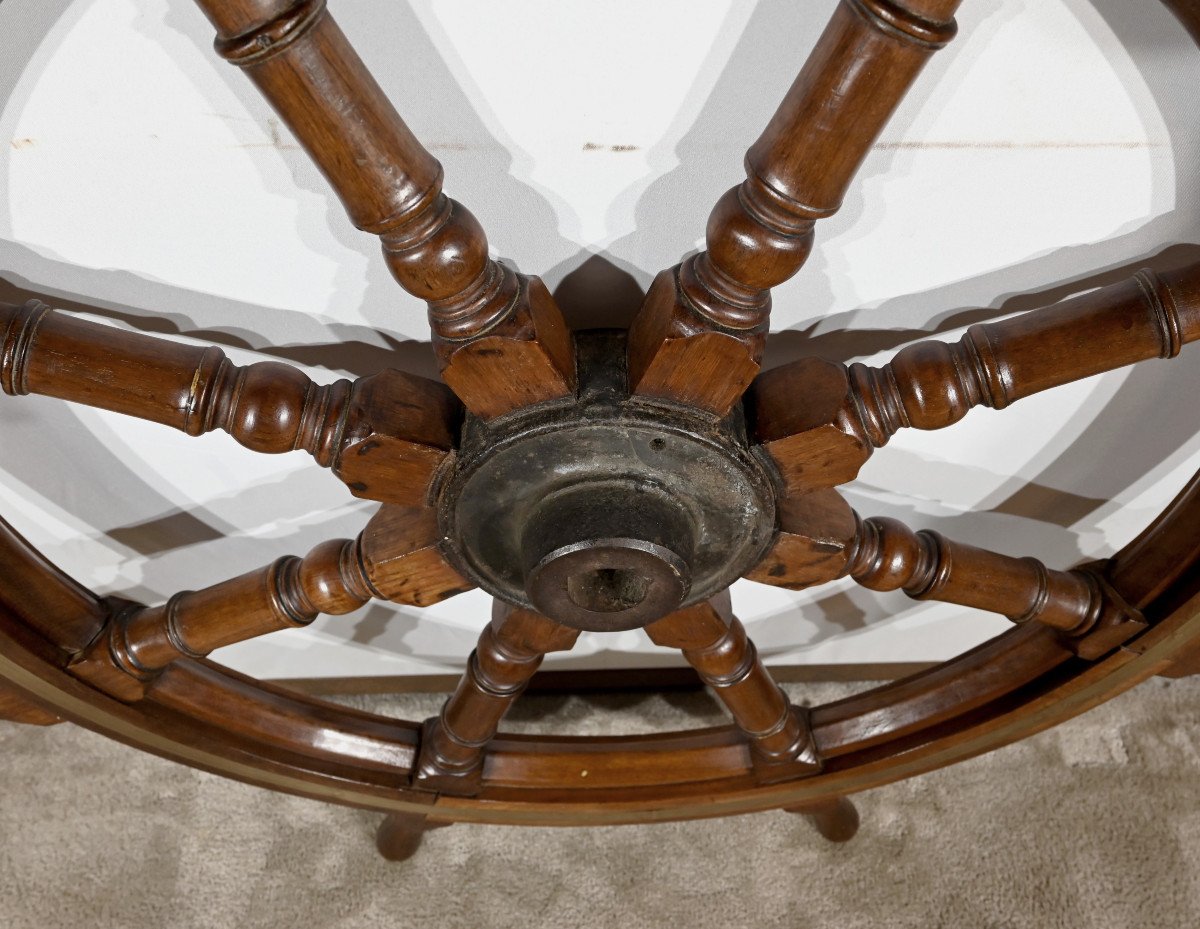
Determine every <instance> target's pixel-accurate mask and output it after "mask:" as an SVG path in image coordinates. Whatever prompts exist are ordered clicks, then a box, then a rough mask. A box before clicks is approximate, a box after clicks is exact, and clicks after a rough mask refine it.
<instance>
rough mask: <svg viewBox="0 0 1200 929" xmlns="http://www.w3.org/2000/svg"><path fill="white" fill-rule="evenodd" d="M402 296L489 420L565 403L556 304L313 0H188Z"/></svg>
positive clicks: (562, 332) (564, 334) (565, 368)
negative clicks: (463, 196) (457, 193)
mask: <svg viewBox="0 0 1200 929" xmlns="http://www.w3.org/2000/svg"><path fill="white" fill-rule="evenodd" d="M197 3H198V5H199V6H200V8H201V9H202V10H203V11H204V13H205V14H206V15H207V16H208V18H209V20H210V21H211V22H212V24H213V25H214V26H215V27H216V30H217V43H216V47H217V51H218V52H219V53H220V54H221V55H222V56H223V57H224V58H226V59H227V60H229V61H231V62H232V63H234V64H236V65H238V66H239V67H241V68H242V69H243V70H244V71H245V72H246V73H247V75H248V76H249V77H250V79H251V80H252V81H253V82H254V83H255V85H256V86H257V87H258V89H259V90H260V91H261V92H262V93H263V95H264V96H265V97H266V99H267V100H268V101H269V102H270V104H271V105H272V106H273V107H274V108H275V110H276V112H277V113H279V115H280V117H281V118H282V119H283V121H284V122H285V123H286V124H287V126H288V127H289V128H290V129H291V131H292V133H293V134H294V135H295V136H296V138H297V139H298V140H299V142H300V144H301V145H302V146H303V147H304V149H305V150H306V151H307V152H308V154H309V155H310V156H311V157H312V158H313V160H314V161H315V162H316V164H317V166H318V167H319V168H320V170H321V171H322V172H323V173H324V175H325V177H326V178H327V179H328V180H329V182H330V184H332V185H333V188H334V190H335V191H336V192H337V194H338V196H339V197H340V198H341V200H342V203H343V204H344V206H345V207H346V211H347V213H348V214H349V216H350V219H351V220H352V221H353V222H354V224H355V225H356V226H358V227H359V228H360V229H364V230H366V231H368V232H372V233H374V234H375V235H378V236H380V237H381V238H382V240H383V249H384V254H385V257H386V259H387V263H388V267H389V268H390V269H391V271H392V274H393V276H394V277H395V278H396V280H397V281H398V282H399V283H400V285H401V286H402V287H403V288H404V289H405V290H407V291H408V292H409V293H411V294H413V295H414V296H416V297H418V298H420V299H422V300H424V301H426V302H427V304H428V306H429V319H430V325H431V326H432V328H433V335H434V344H435V347H436V349H437V352H438V356H439V358H440V359H441V362H442V364H443V366H444V377H445V379H446V382H447V383H448V384H449V385H450V386H451V387H452V388H453V389H454V391H455V393H457V394H458V396H459V397H460V398H461V399H462V401H463V402H464V403H465V404H466V406H467V407H468V408H469V409H471V410H472V411H473V412H475V413H477V414H478V415H480V416H484V417H490V416H496V415H499V414H500V413H505V412H508V411H509V410H512V409H515V408H517V407H520V406H524V405H527V404H530V403H536V402H538V401H541V400H550V399H554V398H557V397H563V396H567V395H568V394H570V393H571V390H572V388H573V382H574V370H575V368H574V360H573V349H572V345H571V340H570V334H569V332H568V331H567V328H566V326H565V324H564V322H563V319H562V315H561V314H560V313H559V310H558V308H557V306H556V305H555V303H554V300H553V298H552V297H551V296H550V293H549V291H547V290H546V287H545V285H544V284H543V283H542V282H541V280H539V279H538V278H536V277H524V276H521V275H518V274H516V273H515V272H514V271H513V270H512V269H510V268H508V267H506V266H504V265H502V264H500V263H499V262H497V261H495V260H493V259H492V258H490V257H489V256H488V242H487V238H486V237H485V235H484V233H483V229H482V228H481V227H480V225H479V223H478V221H477V220H476V219H475V217H474V216H472V215H471V213H470V212H469V211H468V210H467V209H465V208H464V207H463V206H462V205H461V204H459V203H457V202H456V201H454V200H451V199H450V198H448V197H447V196H446V195H445V194H444V193H443V192H442V166H441V165H440V164H439V163H438V161H437V159H435V158H434V157H433V156H432V155H430V154H429V152H428V151H426V150H425V149H424V148H423V147H422V146H421V144H420V143H419V142H418V141H417V139H416V138H415V137H414V136H413V134H412V133H411V132H410V131H409V129H408V127H407V126H406V125H405V124H404V122H403V120H401V118H400V116H399V115H398V114H397V113H396V110H395V108H394V107H393V106H392V104H391V103H390V102H389V101H388V99H387V98H386V97H385V96H384V94H383V91H382V90H381V89H380V88H379V85H378V84H377V83H376V82H375V80H374V78H373V77H372V76H371V74H370V72H369V71H368V70H367V68H366V66H365V65H364V64H363V62H362V60H361V59H360V58H359V57H358V55H357V54H356V53H355V51H354V49H353V48H352V47H351V45H350V43H349V41H348V40H347V39H346V36H345V35H344V34H343V33H342V31H341V29H340V28H339V27H338V25H337V24H336V23H335V22H334V20H333V17H332V16H330V15H329V14H328V13H327V12H326V9H325V2H324V0H197Z"/></svg>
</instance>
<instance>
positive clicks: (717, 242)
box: [680, 0, 958, 328]
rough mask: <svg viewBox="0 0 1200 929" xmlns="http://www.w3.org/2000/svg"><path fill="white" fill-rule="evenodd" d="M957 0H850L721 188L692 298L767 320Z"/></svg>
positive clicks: (947, 35)
mask: <svg viewBox="0 0 1200 929" xmlns="http://www.w3.org/2000/svg"><path fill="white" fill-rule="evenodd" d="M957 7H958V3H956V2H919V0H917V2H913V0H909V2H907V3H904V4H900V3H893V2H890V0H843V2H842V3H841V4H840V5H839V6H838V8H837V10H836V11H835V12H834V14H833V18H832V19H831V20H830V21H829V25H828V26H827V27H826V28H825V32H824V33H823V34H822V36H821V38H820V39H819V40H818V42H817V46H816V49H815V50H814V51H813V54H812V55H811V57H810V58H809V59H808V61H807V62H806V63H805V65H804V68H803V69H802V70H801V71H800V74H799V76H797V78H796V80H795V82H794V83H793V84H792V86H791V89H790V90H789V91H788V93H787V95H786V96H785V97H784V100H783V102H782V103H781V104H780V106H779V108H778V109H777V110H776V111H775V115H774V116H773V117H772V118H771V121H770V122H769V123H768V124H767V128H766V130H765V131H764V132H763V134H762V135H761V136H760V137H759V139H758V141H756V142H755V143H754V144H753V145H752V146H751V147H750V150H749V151H748V152H747V154H746V174H747V177H746V180H745V181H743V182H742V183H741V184H740V185H739V186H738V187H734V188H732V189H731V190H729V191H728V192H727V193H726V194H725V196H724V197H722V198H721V200H720V202H719V203H718V204H717V206H716V208H715V209H714V210H713V213H712V216H711V217H710V218H709V222H708V233H707V245H708V250H707V252H705V253H702V254H701V255H699V256H697V257H696V258H695V259H693V260H692V261H690V262H685V264H684V267H683V270H682V271H681V274H680V283H681V285H682V288H683V291H684V293H685V294H686V295H687V297H688V299H689V300H690V301H691V302H692V303H693V305H695V306H696V307H697V308H698V309H700V311H701V312H702V313H704V314H705V315H706V316H708V317H709V318H710V319H711V320H712V321H713V322H715V323H717V324H718V325H722V326H727V327H731V328H747V327H749V326H754V325H758V324H760V323H762V322H764V321H765V319H766V316H767V314H768V313H769V311H770V289H771V288H772V287H775V286H777V285H779V284H782V283H783V282H784V281H786V280H788V279H789V278H790V277H792V276H793V275H794V274H795V273H796V272H797V271H798V270H799V269H800V267H801V265H803V263H804V261H805V260H806V259H807V258H808V253H809V251H810V250H811V248H812V230H813V223H814V222H815V221H816V220H817V219H820V218H822V217H826V216H831V215H832V214H833V213H835V212H836V211H837V210H838V208H839V207H840V206H841V203H842V198H843V197H844V196H845V194H846V190H847V189H848V188H849V186H850V181H851V179H852V178H853V177H854V175H855V174H856V173H857V172H858V169H859V167H860V166H861V165H862V162H863V160H864V159H865V158H866V156H867V153H868V152H869V151H870V150H871V146H872V145H873V144H874V142H875V140H876V139H877V138H878V136H879V133H880V132H882V131H883V127H884V126H885V125H886V124H887V121H888V120H889V119H890V118H891V116H892V114H893V113H894V112H895V110H896V107H897V106H899V104H900V101H901V100H903V99H904V96H905V94H906V93H907V92H908V90H909V88H911V87H912V85H913V83H914V82H915V81H916V79H917V75H918V74H920V72H921V69H922V68H923V67H924V66H925V63H926V62H927V61H928V60H929V58H930V56H931V55H932V54H933V52H934V51H936V50H937V49H939V48H941V47H942V46H944V45H945V44H946V43H948V42H949V41H950V40H951V39H952V38H953V37H954V34H955V31H956V28H955V24H954V20H953V18H952V17H953V13H954V10H955V9H956V8H957Z"/></svg>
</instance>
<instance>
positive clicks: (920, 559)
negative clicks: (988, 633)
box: [847, 518, 1146, 659]
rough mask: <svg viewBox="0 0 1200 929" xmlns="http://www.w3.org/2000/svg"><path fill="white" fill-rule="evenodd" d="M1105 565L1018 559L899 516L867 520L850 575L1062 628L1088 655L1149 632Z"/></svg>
mask: <svg viewBox="0 0 1200 929" xmlns="http://www.w3.org/2000/svg"><path fill="white" fill-rule="evenodd" d="M1104 569H1105V565H1104V564H1102V563H1099V564H1096V565H1092V566H1087V567H1083V568H1076V569H1074V570H1072V571H1055V570H1053V569H1051V568H1047V567H1046V566H1045V565H1044V564H1042V563H1041V562H1040V561H1038V560H1037V559H1036V558H1013V557H1011V556H1009V555H1001V554H999V553H997V552H991V551H988V550H986V549H982V548H976V547H975V546H973V545H964V544H963V543H961V542H952V541H950V540H949V539H947V538H946V537H945V536H943V535H942V534H941V533H938V532H932V531H930V530H927V529H923V530H921V531H920V532H914V531H913V530H912V529H910V528H909V527H908V526H905V525H904V524H903V523H901V522H899V521H898V520H894V519H886V518H885V519H880V518H873V519H868V520H864V521H862V522H861V523H860V529H859V533H858V538H857V544H856V546H855V550H854V554H853V556H852V558H851V560H850V562H849V564H848V566H847V573H849V575H850V576H851V577H853V578H854V579H855V580H856V581H858V582H859V583H860V584H862V585H863V586H864V587H869V588H870V589H872V590H903V591H904V592H905V593H906V594H908V595H909V596H910V597H914V598H916V599H918V600H941V601H943V602H946V603H958V604H961V605H962V606H970V607H975V608H976V609H980V610H987V611H988V612H991V613H999V614H1001V615H1002V616H1006V617H1008V618H1009V619H1010V620H1012V621H1013V622H1014V623H1018V624H1019V623H1027V622H1037V623H1041V624H1043V625H1046V626H1049V627H1051V628H1053V629H1057V630H1059V631H1060V632H1062V633H1063V634H1064V635H1065V636H1066V637H1067V639H1068V641H1069V642H1070V646H1071V648H1072V649H1073V650H1074V651H1075V652H1076V653H1077V654H1078V655H1079V656H1080V657H1083V658H1089V659H1095V658H1098V657H1100V656H1101V655H1103V654H1105V653H1106V652H1109V651H1111V650H1112V649H1114V648H1116V647H1117V646H1118V645H1120V644H1121V643H1122V642H1124V641H1126V640H1127V639H1129V638H1131V637H1132V636H1135V635H1137V634H1138V633H1140V632H1144V631H1145V629H1146V620H1145V618H1144V617H1143V616H1142V615H1141V613H1140V612H1139V611H1138V610H1137V609H1136V608H1134V607H1132V606H1130V605H1129V603H1128V602H1127V601H1126V600H1125V598H1124V597H1122V596H1121V595H1120V594H1119V593H1117V592H1116V590H1114V589H1113V588H1112V585H1111V584H1110V583H1109V582H1108V580H1107V578H1106V576H1105V571H1104Z"/></svg>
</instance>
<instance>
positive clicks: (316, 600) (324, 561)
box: [70, 539, 372, 701]
mask: <svg viewBox="0 0 1200 929" xmlns="http://www.w3.org/2000/svg"><path fill="white" fill-rule="evenodd" d="M371 596H372V590H371V587H370V584H369V582H368V581H367V578H366V575H365V573H364V572H363V569H362V566H361V564H360V562H359V557H358V546H357V545H356V543H355V542H353V541H350V540H346V539H336V540H333V541H330V542H325V543H324V544H322V545H319V546H317V547H316V548H314V549H313V550H312V551H311V552H309V553H308V554H307V555H306V556H305V557H304V558H296V557H294V556H292V557H287V558H281V559H279V560H278V561H276V562H275V563H274V564H272V565H270V566H269V567H266V568H263V569H261V570H258V571H252V572H250V573H249V574H243V575H242V576H241V577H236V578H233V579H232V580H228V581H224V582H222V583H220V584H216V585H214V586H212V587H208V588H206V589H204V590H199V591H193V592H188V593H180V594H176V595H175V596H174V597H172V598H171V599H170V600H168V601H167V602H166V603H165V604H162V605H161V606H152V607H145V606H138V605H137V604H131V603H126V602H122V601H116V602H113V604H112V606H113V613H112V616H111V618H110V620H109V622H108V624H107V626H106V627H105V629H104V630H103V631H102V632H101V634H100V635H99V636H98V637H97V639H96V640H95V641H94V642H93V643H92V645H91V647H90V648H88V649H87V650H86V651H85V652H84V653H83V654H81V655H80V656H78V657H77V658H76V659H75V660H74V661H73V662H72V663H71V665H70V670H71V671H72V673H74V674H75V675H76V676H77V677H80V678H83V679H84V680H86V681H88V682H89V683H91V684H93V685H94V686H96V687H99V688H100V689H101V690H104V691H106V692H108V693H109V694H111V695H113V696H115V697H117V698H119V699H122V700H127V701H132V700H139V699H141V698H142V697H143V696H145V693H146V689H147V687H148V685H149V684H150V683H151V682H153V680H154V678H155V677H156V676H157V675H158V673H159V672H160V671H162V669H163V668H165V667H167V666H168V665H169V664H171V663H172V662H174V661H176V660H178V659H180V658H185V657H186V658H202V657H204V656H205V655H207V654H208V653H209V652H211V651H214V650H215V649H218V648H221V647H223V646H226V645H233V644H234V643H235V642H243V641H245V640H246V639H252V638H255V637H256V636H260V635H265V634H267V633H269V632H276V631H278V630H280V629H289V628H297V627H300V626H306V625H308V624H309V623H310V622H312V621H313V620H314V619H316V618H317V616H318V615H319V614H321V613H330V614H335V615H337V614H342V613H350V612H352V611H354V610H357V609H358V608H359V607H361V606H362V605H363V604H365V603H366V602H367V601H368V600H370V599H371Z"/></svg>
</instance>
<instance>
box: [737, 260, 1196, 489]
mask: <svg viewBox="0 0 1200 929" xmlns="http://www.w3.org/2000/svg"><path fill="white" fill-rule="evenodd" d="M1197 339H1200V264H1192V265H1189V266H1187V267H1184V268H1181V269H1177V270H1174V271H1169V272H1161V273H1156V272H1155V271H1152V270H1149V269H1147V270H1143V271H1139V272H1138V273H1137V274H1136V275H1135V276H1134V277H1133V278H1131V279H1130V280H1127V281H1124V282H1122V283H1119V284H1114V285H1111V286H1109V287H1104V288H1101V289H1100V290H1096V291H1093V292H1091V293H1087V294H1083V295H1081V296H1078V297H1074V298H1072V299H1070V300H1065V301H1063V302H1062V303H1059V304H1056V305H1055V306H1052V307H1048V308H1045V309H1041V310H1033V311H1031V312H1028V313H1022V314H1021V315H1019V316H1014V317H1012V318H1010V319H1006V320H1003V321H1002V322H998V323H987V324H983V325H977V326H972V327H971V328H970V329H968V330H967V334H966V335H965V336H964V337H963V338H962V339H961V340H960V341H958V342H955V343H947V342H941V341H933V340H931V341H926V342H917V343H916V344H914V345H910V346H908V347H907V348H905V349H903V350H902V351H900V352H899V353H898V354H897V355H896V357H895V358H894V359H892V361H890V362H889V363H888V364H886V365H884V366H883V367H881V368H870V367H867V366H866V365H862V364H854V365H851V366H850V367H849V368H846V367H845V366H843V365H839V364H834V363H832V362H828V361H822V360H820V359H816V358H806V359H802V360H800V361H797V362H794V363H792V364H790V365H784V366H782V367H780V368H776V369H774V370H772V371H768V372H767V373H765V374H763V375H762V376H761V377H759V378H758V380H757V381H756V382H755V384H754V387H753V388H752V389H751V392H750V396H749V398H748V399H749V401H750V402H751V405H752V407H753V409H754V430H755V434H756V438H757V440H758V441H759V442H760V443H761V444H762V445H763V446H764V448H765V449H766V450H767V451H768V452H769V453H770V455H771V457H772V458H773V459H774V460H775V462H776V464H777V465H778V466H779V469H780V471H781V473H782V474H783V477H784V481H785V483H787V485H788V487H789V488H791V489H794V490H804V489H809V488H813V487H823V486H832V485H834V484H840V483H844V482H846V481H849V480H852V479H853V478H854V476H855V475H856V474H857V473H858V470H859V468H861V467H862V465H863V463H864V462H865V461H866V460H867V458H868V456H869V455H870V454H871V451H872V449H874V448H878V447H880V446H882V445H884V444H885V443H886V442H887V441H888V439H890V438H891V437H892V436H893V435H894V434H895V433H896V431H897V430H898V429H900V428H902V427H906V426H907V427H912V428H915V429H941V428H943V427H945V426H949V425H951V424H952V423H956V422H958V421H959V420H960V419H962V418H963V417H964V416H965V415H966V414H967V412H968V411H969V410H970V409H971V408H972V407H974V406H979V405H983V406H990V407H994V408H996V409H1003V408H1004V407H1006V406H1008V405H1009V404H1010V403H1013V402H1014V401H1016V400H1020V399H1021V398H1023V397H1028V396H1030V395H1031V394H1035V393H1038V392H1039V391H1043V390H1048V389H1050V388H1052V387H1059V386H1061V385H1063V384H1068V383H1071V382H1072V381H1077V380H1081V379H1082V378H1086V377H1091V376H1092V375H1094V374H1100V373H1101V372H1104V371H1111V370H1114V369H1116V368H1121V367H1124V366H1126V365H1131V364H1134V363H1136V362H1139V361H1145V360H1148V359H1151V358H1174V357H1175V356H1176V355H1178V354H1179V353H1180V351H1181V349H1182V348H1183V346H1184V345H1185V344H1187V343H1188V342H1193V341H1195V340H1197Z"/></svg>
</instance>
